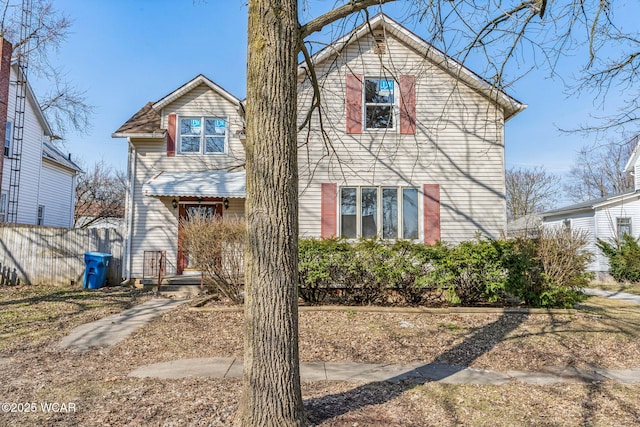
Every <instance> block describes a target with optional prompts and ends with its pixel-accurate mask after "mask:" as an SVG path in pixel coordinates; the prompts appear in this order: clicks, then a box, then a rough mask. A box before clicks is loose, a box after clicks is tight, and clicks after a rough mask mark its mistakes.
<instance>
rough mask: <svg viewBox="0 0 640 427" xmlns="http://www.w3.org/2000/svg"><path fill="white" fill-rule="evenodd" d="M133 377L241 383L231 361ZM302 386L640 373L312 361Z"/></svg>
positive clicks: (574, 379)
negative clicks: (405, 380) (338, 382)
mask: <svg viewBox="0 0 640 427" xmlns="http://www.w3.org/2000/svg"><path fill="white" fill-rule="evenodd" d="M129 376H131V377H137V378H147V377H152V378H164V379H178V378H187V377H207V378H240V377H242V360H241V359H238V358H233V357H227V358H203V359H182V360H175V361H171V362H165V363H154V364H152V365H146V366H142V367H140V368H138V369H136V370H135V371H133V372H131V373H130V374H129ZM300 376H301V379H302V381H350V382H376V381H389V382H397V381H401V380H404V379H410V378H412V379H415V380H418V381H424V382H428V381H437V382H440V383H445V384H495V385H501V384H506V383H508V382H509V381H512V380H515V381H518V382H522V383H525V384H535V385H547V384H556V383H571V384H588V383H593V382H600V381H604V380H607V379H609V380H612V381H616V382H620V383H625V384H640V368H639V369H595V370H585V369H578V368H569V367H554V368H549V369H547V370H546V371H545V372H529V371H508V372H505V373H500V372H494V371H487V370H484V369H475V368H466V367H464V366H454V365H447V364H443V363H427V364H424V363H414V364H410V365H393V364H368V363H352V362H315V363H303V364H301V365H300Z"/></svg>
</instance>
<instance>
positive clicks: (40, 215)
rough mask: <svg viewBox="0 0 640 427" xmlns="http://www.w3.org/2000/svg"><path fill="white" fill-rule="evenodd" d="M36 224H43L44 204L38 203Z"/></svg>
mask: <svg viewBox="0 0 640 427" xmlns="http://www.w3.org/2000/svg"><path fill="white" fill-rule="evenodd" d="M37 223H38V225H44V205H38V221H37Z"/></svg>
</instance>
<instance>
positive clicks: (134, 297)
mask: <svg viewBox="0 0 640 427" xmlns="http://www.w3.org/2000/svg"><path fill="white" fill-rule="evenodd" d="M148 297H149V296H148V295H147V296H144V295H140V294H139V293H137V292H134V291H131V290H130V289H128V288H120V287H112V288H102V289H96V290H90V289H82V288H69V287H64V286H16V287H0V324H2V331H0V356H1V355H2V354H3V353H9V354H11V353H16V352H18V351H20V350H21V349H23V348H24V349H33V348H34V347H37V346H39V345H40V344H43V343H45V342H47V341H51V340H53V339H59V338H62V337H63V336H65V335H66V334H67V333H68V332H69V331H70V330H71V329H73V328H74V327H76V326H78V325H81V324H83V323H88V322H92V321H94V320H97V319H101V318H103V317H106V316H108V315H110V314H113V313H118V312H120V311H122V310H124V309H127V308H129V307H132V306H133V305H134V304H136V303H139V302H142V301H144V300H145V299H147V298H148Z"/></svg>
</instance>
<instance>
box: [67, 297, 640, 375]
mask: <svg viewBox="0 0 640 427" xmlns="http://www.w3.org/2000/svg"><path fill="white" fill-rule="evenodd" d="M584 292H585V293H587V294H588V295H598V296H603V297H607V298H615V299H619V300H623V301H626V302H631V303H635V304H640V295H633V294H628V293H624V292H610V291H601V290H598V289H584ZM185 301H187V300H175V299H153V300H149V301H147V302H145V303H143V304H140V305H138V306H135V307H133V308H130V309H128V310H125V311H123V312H122V313H119V314H116V315H113V316H109V317H106V318H104V319H101V320H98V321H96V322H92V323H89V324H86V325H82V326H79V327H78V328H76V329H74V330H73V331H72V332H71V334H70V335H69V336H67V337H65V338H64V339H62V341H61V342H60V346H61V347H64V348H71V349H74V350H78V351H86V350H88V349H89V348H91V347H109V346H112V345H114V344H116V343H117V342H119V341H121V340H123V339H124V338H126V337H127V336H128V335H129V334H131V333H132V332H133V331H134V330H136V329H137V328H139V327H141V326H143V325H144V324H146V323H148V322H149V321H150V320H151V319H153V318H154V317H156V316H159V315H160V314H162V313H164V312H166V311H168V310H171V309H172V308H174V307H177V306H178V305H180V304H182V303H184V302H185ZM300 375H301V377H302V380H303V381H353V382H374V381H390V382H396V381H400V380H403V379H408V378H413V379H416V380H418V381H425V382H426V381H438V382H441V383H447V384H497V385H499V384H505V383H507V382H509V381H518V382H522V383H526V384H536V385H546V384H555V383H582V384H584V383H593V382H599V381H604V380H607V379H608V380H612V381H615V382H620V383H626V384H640V368H637V369H598V368H596V369H591V370H586V369H578V368H573V367H551V368H548V369H546V370H545V371H544V372H529V371H508V372H502V373H501V372H494V371H488V370H483V369H475V368H469V367H464V366H454V365H447V364H442V363H414V364H410V365H394V364H366V363H353V362H315V363H303V364H301V365H300ZM129 376H132V377H139V378H144V377H154V378H186V377H211V378H239V377H241V376H242V360H241V359H238V358H233V357H229V358H202V359H183V360H176V361H171V362H164V363H155V364H152V365H146V366H142V367H139V368H138V369H136V370H134V371H133V372H131V373H130V374H129Z"/></svg>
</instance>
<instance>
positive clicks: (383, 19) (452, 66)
mask: <svg viewBox="0 0 640 427" xmlns="http://www.w3.org/2000/svg"><path fill="white" fill-rule="evenodd" d="M379 28H383V29H384V30H385V31H387V32H389V33H391V34H392V35H394V36H395V37H397V38H398V39H399V40H401V41H403V42H404V43H406V44H407V45H408V46H410V47H411V48H413V49H414V50H416V51H417V52H419V53H420V54H421V55H423V56H424V57H426V58H428V59H429V60H431V61H432V62H434V63H435V64H436V65H438V66H440V67H441V68H442V69H443V70H445V71H446V72H448V73H449V74H451V75H452V76H453V77H454V78H456V79H460V80H461V81H463V82H464V83H466V84H467V85H468V86H470V87H471V88H473V89H475V90H477V91H478V92H480V93H481V94H483V95H484V96H486V97H487V98H489V99H490V100H492V101H493V102H495V103H497V104H498V105H500V106H501V107H502V108H503V109H504V119H505V121H507V120H509V119H510V118H512V117H513V116H515V115H516V114H518V113H519V112H521V111H523V110H524V109H525V108H527V105H526V104H523V103H521V102H520V101H518V100H517V99H515V98H513V97H512V96H510V95H508V94H507V93H506V92H504V91H503V90H500V89H498V88H496V87H495V86H494V85H492V84H491V83H489V82H488V81H487V80H485V79H483V78H482V77H480V76H479V75H478V74H476V73H474V72H473V71H471V70H470V69H469V68H467V67H465V66H464V65H462V64H461V63H459V62H458V61H456V60H454V59H453V58H451V57H450V56H448V55H446V54H445V53H444V52H442V51H441V50H439V49H437V48H436V47H434V46H433V45H431V44H430V43H428V42H427V41H425V40H424V39H423V38H421V37H419V36H417V35H416V34H414V33H413V32H411V31H409V30H408V29H407V28H405V27H404V26H402V25H400V24H399V23H398V22H396V21H394V20H393V19H391V18H390V17H389V16H387V15H385V14H384V13H379V14H377V15H376V16H374V17H373V18H371V19H370V20H369V21H368V22H364V23H363V24H362V25H360V26H359V27H358V28H356V29H355V30H353V31H351V32H350V33H348V34H346V35H344V36H343V37H341V38H339V39H338V40H336V41H335V42H333V43H331V44H329V45H327V46H326V47H325V48H323V49H322V50H320V51H319V52H317V53H316V54H314V55H313V57H312V61H313V63H316V64H317V63H318V62H321V61H323V60H325V59H327V58H328V57H330V56H331V55H334V54H338V53H339V52H340V51H341V50H342V49H344V47H345V46H347V45H349V44H351V43H354V42H356V41H357V40H359V39H361V38H362V37H365V36H367V35H368V34H371V31H372V30H376V29H379ZM305 70H306V69H305V67H304V63H301V64H300V66H299V68H298V75H300V74H302V73H304V72H305Z"/></svg>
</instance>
